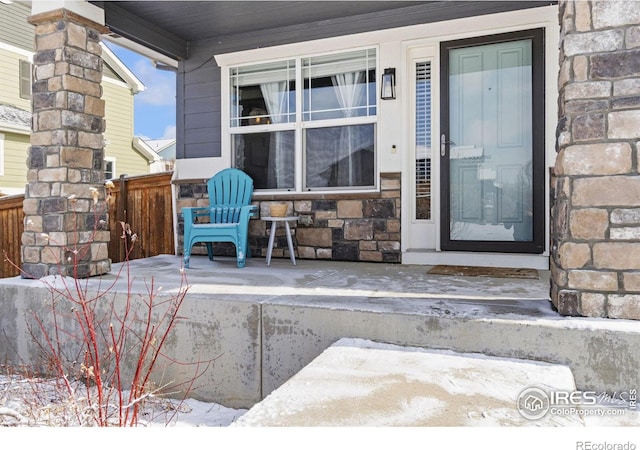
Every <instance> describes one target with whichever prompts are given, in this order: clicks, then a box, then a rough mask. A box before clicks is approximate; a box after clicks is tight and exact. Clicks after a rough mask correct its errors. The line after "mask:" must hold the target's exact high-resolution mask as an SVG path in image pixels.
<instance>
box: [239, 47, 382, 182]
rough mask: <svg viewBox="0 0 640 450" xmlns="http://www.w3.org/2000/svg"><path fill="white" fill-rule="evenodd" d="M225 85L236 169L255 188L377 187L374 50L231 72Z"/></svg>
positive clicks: (307, 58)
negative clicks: (243, 173) (244, 173)
mask: <svg viewBox="0 0 640 450" xmlns="http://www.w3.org/2000/svg"><path fill="white" fill-rule="evenodd" d="M230 79H231V111H230V118H231V145H232V151H233V156H234V164H235V166H236V167H238V168H240V169H243V170H244V171H246V172H247V173H248V174H249V175H250V176H251V177H252V178H253V179H254V185H255V187H256V189H270V190H287V191H299V190H304V191H308V190H317V189H320V190H330V189H353V188H373V187H375V179H376V177H375V172H376V170H375V160H376V158H375V122H376V114H377V111H376V108H377V103H376V102H377V96H376V93H377V89H376V51H375V49H365V50H357V51H351V52H346V53H341V54H333V55H324V56H314V57H305V58H298V59H291V60H286V61H280V62H275V63H268V64H260V65H253V66H245V67H237V68H232V69H231V70H230ZM297 170H302V173H300V174H297V173H296V171H297ZM296 175H300V176H296Z"/></svg>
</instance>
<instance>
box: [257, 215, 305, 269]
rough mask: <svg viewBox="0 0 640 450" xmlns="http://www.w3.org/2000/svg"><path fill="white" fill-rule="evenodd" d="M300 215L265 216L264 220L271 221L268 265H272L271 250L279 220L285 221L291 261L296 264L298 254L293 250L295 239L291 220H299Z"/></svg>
mask: <svg viewBox="0 0 640 450" xmlns="http://www.w3.org/2000/svg"><path fill="white" fill-rule="evenodd" d="M299 218H300V217H298V216H286V217H270V216H268V217H263V218H262V220H264V221H271V233H270V234H269V247H267V266H270V265H271V252H272V251H273V242H274V240H275V238H276V225H277V223H278V222H284V226H285V228H286V230H287V244H288V245H289V256H290V257H291V263H292V264H293V265H294V266H295V265H296V255H295V252H294V250H293V240H292V239H291V227H290V226H289V222H291V221H294V220H298V219H299Z"/></svg>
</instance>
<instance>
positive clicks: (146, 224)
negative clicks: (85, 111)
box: [0, 172, 175, 278]
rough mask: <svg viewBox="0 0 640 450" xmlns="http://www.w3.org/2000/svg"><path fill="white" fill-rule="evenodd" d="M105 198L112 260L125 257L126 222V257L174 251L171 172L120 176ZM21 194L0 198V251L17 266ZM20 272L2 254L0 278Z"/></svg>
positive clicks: (21, 226) (140, 256)
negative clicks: (125, 229)
mask: <svg viewBox="0 0 640 450" xmlns="http://www.w3.org/2000/svg"><path fill="white" fill-rule="evenodd" d="M113 184H114V188H113V189H112V192H111V199H110V200H109V230H110V231H111V240H110V242H109V258H111V261H112V262H114V263H117V262H122V261H124V259H125V257H126V253H125V245H124V242H123V241H124V240H123V239H122V226H121V224H120V222H124V223H125V224H128V225H129V227H130V228H131V233H132V234H135V235H136V242H135V245H134V247H133V251H132V252H131V254H130V255H129V259H138V258H148V257H150V256H155V255H160V254H171V255H172V254H174V252H175V249H174V240H173V210H172V197H171V172H163V173H160V174H150V175H140V176H132V177H127V176H122V177H120V178H119V179H118V180H114V181H113ZM23 200H24V196H23V195H16V196H11V197H5V198H0V251H6V256H7V259H8V260H10V261H13V262H15V264H16V265H18V266H20V244H21V240H22V231H23V222H24V221H23V218H24V213H23V211H22V202H23ZM19 274H20V272H19V271H18V270H17V269H15V268H14V267H13V266H12V264H10V262H9V261H7V260H5V258H4V256H3V257H2V261H1V264H0V278H6V277H14V276H17V275H19Z"/></svg>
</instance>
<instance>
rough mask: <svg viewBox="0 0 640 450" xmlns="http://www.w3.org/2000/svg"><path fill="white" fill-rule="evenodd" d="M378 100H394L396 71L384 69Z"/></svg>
mask: <svg viewBox="0 0 640 450" xmlns="http://www.w3.org/2000/svg"><path fill="white" fill-rule="evenodd" d="M380 98H381V99H382V100H393V99H394V98H396V69H395V68H391V67H390V68H387V69H384V73H383V74H382V88H381V89H380Z"/></svg>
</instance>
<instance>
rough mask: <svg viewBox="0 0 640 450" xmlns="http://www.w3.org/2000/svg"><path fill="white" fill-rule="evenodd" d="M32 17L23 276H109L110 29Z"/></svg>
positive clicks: (58, 13) (64, 17)
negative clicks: (106, 94)
mask: <svg viewBox="0 0 640 450" xmlns="http://www.w3.org/2000/svg"><path fill="white" fill-rule="evenodd" d="M28 20H29V23H31V24H32V25H34V26H35V46H36V53H35V55H34V57H33V66H34V68H33V92H32V99H31V102H32V109H33V118H32V121H33V123H32V133H31V138H30V144H31V146H30V148H29V151H28V155H27V169H28V171H27V182H28V185H27V187H26V190H25V200H24V203H23V209H24V214H25V224H24V233H23V234H22V271H23V272H22V276H23V277H26V278H41V277H43V276H46V275H52V274H61V275H66V276H73V277H77V278H84V277H88V276H93V275H100V274H104V273H107V272H109V271H110V268H111V267H110V266H111V261H110V260H109V258H108V254H107V253H108V251H107V246H108V243H109V239H110V233H109V231H108V229H107V225H106V224H107V223H108V220H107V207H106V201H105V196H106V193H105V187H104V167H103V165H104V138H103V132H104V129H105V124H104V110H105V106H104V100H102V99H101V96H102V86H101V84H100V83H101V81H102V65H103V62H102V49H101V47H100V39H101V34H102V33H105V32H106V31H107V30H106V28H105V27H104V26H102V25H100V24H97V23H93V22H92V21H90V20H88V19H85V18H84V17H81V16H79V15H77V14H75V13H73V12H70V11H67V10H65V9H59V10H55V11H51V12H46V13H41V14H37V15H33V16H30V17H29V19H28Z"/></svg>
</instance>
